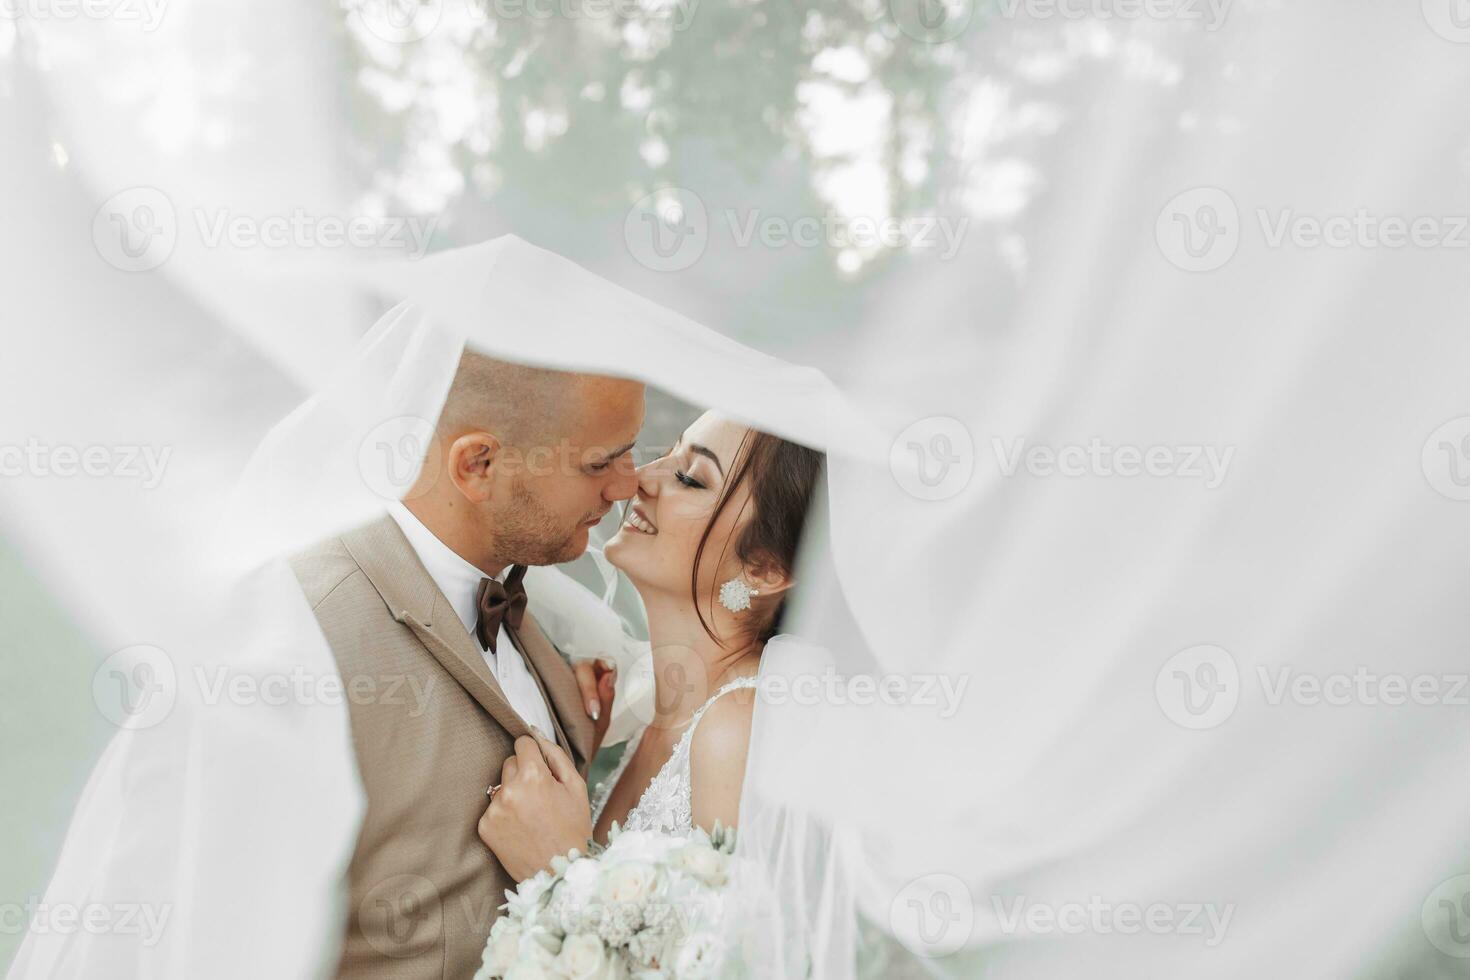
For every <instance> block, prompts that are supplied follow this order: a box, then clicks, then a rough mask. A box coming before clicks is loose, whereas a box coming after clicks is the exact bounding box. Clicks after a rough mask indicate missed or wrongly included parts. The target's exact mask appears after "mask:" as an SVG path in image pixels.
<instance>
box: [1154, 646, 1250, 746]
mask: <svg viewBox="0 0 1470 980" xmlns="http://www.w3.org/2000/svg"><path fill="white" fill-rule="evenodd" d="M1154 698H1155V700H1157V701H1158V704H1159V708H1160V709H1162V710H1163V712H1164V715H1165V717H1167V718H1168V719H1169V720H1170V721H1172V722H1173V723H1174V724H1176V725H1179V726H1180V727H1182V728H1190V729H1195V730H1201V729H1206V728H1215V727H1217V726H1219V725H1223V724H1224V723H1225V721H1226V720H1227V719H1229V718H1230V716H1231V715H1232V714H1234V713H1235V706H1236V705H1237V704H1238V703H1239V702H1240V669H1239V668H1238V667H1237V666H1236V663H1235V658H1234V657H1232V656H1231V655H1230V653H1229V651H1227V650H1225V649H1223V648H1221V647H1217V646H1213V645H1211V644H1201V645H1199V646H1193V647H1189V648H1188V649H1186V650H1180V651H1179V652H1178V653H1176V654H1174V655H1173V656H1172V657H1170V658H1169V659H1168V660H1167V661H1165V662H1164V666H1162V667H1160V668H1159V673H1158V675H1157V676H1156V677H1155V678H1154Z"/></svg>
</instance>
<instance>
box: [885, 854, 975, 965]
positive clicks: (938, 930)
mask: <svg viewBox="0 0 1470 980" xmlns="http://www.w3.org/2000/svg"><path fill="white" fill-rule="evenodd" d="M888 924H889V926H890V928H892V930H893V935H894V936H895V937H896V938H897V939H898V941H899V942H900V943H902V944H903V947H904V948H905V949H907V950H908V951H909V952H910V953H913V954H914V955H915V956H920V957H923V958H925V959H938V958H940V957H942V956H949V955H950V954H951V953H954V952H956V951H958V950H959V949H960V948H961V947H963V946H964V945H965V943H967V942H969V941H970V934H971V932H972V931H973V930H974V928H975V902H974V899H973V898H972V897H971V895H970V889H969V888H968V887H967V886H966V885H965V883H964V882H963V881H961V880H960V879H959V878H956V877H955V876H954V875H951V874H939V873H936V874H928V875H924V876H923V877H921V878H915V879H914V880H913V881H911V882H909V883H908V884H907V885H905V886H904V887H903V888H902V889H901V890H900V891H899V893H898V894H897V895H895V896H894V898H893V903H892V904H891V905H890V906H889V908H888Z"/></svg>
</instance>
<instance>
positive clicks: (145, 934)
mask: <svg viewBox="0 0 1470 980" xmlns="http://www.w3.org/2000/svg"><path fill="white" fill-rule="evenodd" d="M172 912H173V906H172V905H168V904H165V905H151V904H149V903H147V902H115V903H111V904H108V903H104V902H88V903H86V904H82V905H77V904H74V903H71V902H46V901H44V900H42V899H40V898H38V897H36V896H32V897H31V898H30V899H28V900H27V901H25V902H4V903H0V933H4V934H7V935H18V934H20V933H23V932H30V933H34V934H35V935H38V936H46V935H55V936H72V935H75V934H77V933H79V932H83V933H87V934H88V935H92V936H101V935H110V936H137V937H139V942H141V943H142V945H143V946H144V947H147V948H152V947H153V946H156V945H157V944H158V941H159V940H160V939H162V938H163V930H164V928H165V927H167V925H168V919H169V916H170V915H171V914H172Z"/></svg>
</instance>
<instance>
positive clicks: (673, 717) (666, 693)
mask: <svg viewBox="0 0 1470 980" xmlns="http://www.w3.org/2000/svg"><path fill="white" fill-rule="evenodd" d="M706 615H708V614H706ZM628 673H629V676H628V687H627V690H629V691H640V692H641V691H646V692H648V696H647V697H634V698H632V699H631V700H629V702H628V711H629V712H630V713H631V714H632V715H633V717H635V718H637V719H638V720H639V721H640V722H642V723H643V724H645V725H650V726H663V725H669V724H674V725H679V724H683V723H684V721H685V720H687V719H688V717H689V715H690V713H691V712H693V711H695V710H697V709H698V708H699V706H700V705H702V704H704V703H705V702H706V701H708V700H709V697H710V695H711V694H713V693H714V691H713V690H711V688H710V677H709V670H708V669H707V668H706V667H705V665H704V660H703V659H702V658H701V657H700V656H699V655H698V654H696V653H695V652H694V650H693V649H692V648H690V647H686V646H680V645H679V644H675V643H671V644H666V645H660V646H659V648H658V649H657V650H654V651H653V652H652V655H651V656H648V657H643V658H641V659H640V660H639V661H638V662H637V663H636V664H635V665H634V666H633V668H632V669H631V670H630V671H629V672H628Z"/></svg>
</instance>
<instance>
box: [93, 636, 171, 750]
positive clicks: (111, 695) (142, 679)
mask: <svg viewBox="0 0 1470 980" xmlns="http://www.w3.org/2000/svg"><path fill="white" fill-rule="evenodd" d="M178 696H179V679H178V673H177V671H176V670H175V669H174V662H173V660H172V659H171V658H170V657H169V655H168V654H167V653H165V652H163V651H162V650H160V649H159V648H158V647H155V646H148V645H146V644H140V645H137V646H131V647H126V648H124V649H122V650H119V651H117V652H116V653H114V654H112V655H111V656H110V657H108V658H107V659H106V660H104V661H102V663H101V664H100V665H99V666H98V668H97V670H96V672H95V673H93V675H92V700H93V702H94V703H96V705H97V710H98V711H100V712H101V713H102V716H103V717H104V718H106V719H107V720H108V721H110V722H112V723H113V724H114V725H116V726H118V727H119V728H130V729H145V728H152V727H153V726H154V725H157V724H158V723H159V722H161V721H163V720H164V719H165V718H167V717H168V716H169V713H170V712H172V711H173V709H174V703H175V702H176V701H177V700H178Z"/></svg>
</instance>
